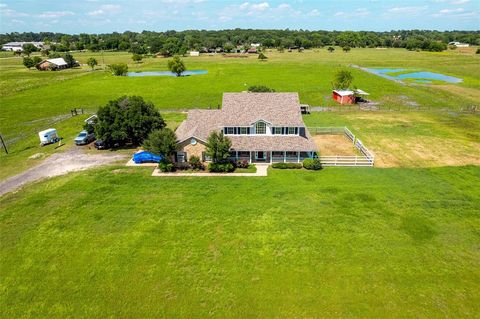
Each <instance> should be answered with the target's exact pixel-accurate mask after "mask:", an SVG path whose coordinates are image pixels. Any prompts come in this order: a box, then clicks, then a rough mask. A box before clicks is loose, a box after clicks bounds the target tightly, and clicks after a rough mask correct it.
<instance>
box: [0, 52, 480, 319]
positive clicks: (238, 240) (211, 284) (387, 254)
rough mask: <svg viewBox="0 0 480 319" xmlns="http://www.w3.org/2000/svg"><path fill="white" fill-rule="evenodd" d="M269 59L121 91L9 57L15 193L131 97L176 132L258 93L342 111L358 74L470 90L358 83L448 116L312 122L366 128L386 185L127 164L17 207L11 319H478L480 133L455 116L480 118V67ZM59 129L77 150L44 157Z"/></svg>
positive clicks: (7, 305)
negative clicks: (198, 111)
mask: <svg viewBox="0 0 480 319" xmlns="http://www.w3.org/2000/svg"><path fill="white" fill-rule="evenodd" d="M266 55H267V56H268V58H269V59H268V61H267V62H260V61H258V60H257V59H256V57H254V56H251V57H249V58H247V59H234V58H222V57H221V56H219V55H217V56H208V55H207V56H201V57H198V58H190V57H186V58H185V62H186V64H187V68H188V69H206V70H208V72H209V73H208V74H207V75H198V76H192V77H182V78H171V77H137V78H126V77H122V78H116V77H113V76H111V75H110V74H109V73H108V72H106V71H103V70H101V67H99V69H98V70H95V71H93V72H92V71H90V70H89V68H88V67H81V68H78V69H73V70H66V71H61V72H38V71H34V70H27V69H25V68H24V67H23V66H22V65H21V59H18V58H13V57H8V56H7V55H2V58H0V71H1V72H0V84H1V85H0V87H1V90H0V110H1V112H0V133H1V134H3V135H4V136H5V137H6V139H7V140H9V141H10V144H9V149H10V151H11V154H9V155H4V154H3V153H2V154H1V155H0V180H2V179H5V178H7V177H8V176H11V175H13V174H16V173H18V172H20V171H23V170H25V169H26V168H28V167H29V166H32V165H34V164H36V163H38V162H39V161H40V160H42V159H44V158H46V157H47V156H48V155H50V154H52V153H54V152H61V151H64V150H66V149H68V148H69V147H73V137H74V136H75V134H76V133H77V132H78V131H79V130H80V129H81V126H82V124H83V120H84V119H85V117H86V116H87V115H81V116H76V117H69V116H66V114H67V115H68V114H69V110H70V109H72V108H74V107H77V108H79V107H84V108H86V109H87V110H89V111H91V112H93V111H95V110H96V108H97V107H98V106H101V105H104V104H105V103H106V102H107V101H108V100H110V99H114V98H117V97H118V96H120V95H141V96H143V97H144V98H146V99H147V100H150V101H152V102H153V103H154V104H155V105H156V106H157V107H158V108H159V109H160V112H161V114H162V116H163V117H164V118H165V120H166V121H167V123H168V126H169V127H171V128H175V127H176V126H178V124H179V123H180V122H181V121H182V120H183V119H184V118H185V116H186V115H185V113H182V112H181V111H182V110H184V109H188V108H192V107H202V108H207V107H209V106H210V107H216V106H217V105H218V104H221V97H222V92H224V91H234V92H235V91H243V90H245V88H246V86H249V85H254V84H262V85H267V86H270V87H272V88H275V89H276V90H277V91H296V92H299V94H300V99H301V102H302V103H308V104H311V105H322V106H325V105H326V106H329V105H334V103H333V101H332V100H331V99H330V90H331V81H332V80H333V74H334V73H335V71H336V70H337V69H338V68H340V67H346V66H347V65H349V64H355V65H361V66H365V67H408V68H416V69H422V70H427V71H432V72H440V73H444V74H448V75H452V76H456V77H460V78H462V79H464V82H462V83H460V84H454V85H446V84H442V85H402V84H400V83H396V82H392V81H389V80H387V79H384V78H381V77H378V76H376V75H373V74H369V73H366V72H363V71H361V70H358V69H354V68H352V69H351V70H352V73H353V75H354V77H355V81H354V83H355V84H356V85H357V86H358V87H359V88H362V89H364V90H365V91H367V92H370V93H371V96H370V99H372V100H374V101H376V102H378V103H379V105H383V106H385V107H386V108H387V109H388V107H392V108H395V106H399V105H400V106H402V107H408V106H409V105H410V106H411V105H412V104H411V103H416V104H418V105H420V106H425V107H430V108H431V110H430V111H424V112H418V111H404V112H398V111H385V110H382V111H369V112H366V111H359V110H356V111H345V112H313V113H312V114H310V115H305V116H304V120H305V123H306V125H307V126H312V127H326V126H344V125H345V126H347V127H349V128H350V129H351V130H352V132H353V133H354V134H355V135H356V136H357V137H358V138H360V139H361V140H362V141H363V142H364V143H365V145H366V146H367V147H368V148H369V149H370V150H371V151H372V152H373V153H375V156H376V167H375V168H325V169H324V170H322V171H315V172H313V171H305V170H294V171H284V170H273V169H270V170H269V175H268V176H267V177H264V178H263V177H262V178H219V177H213V178H195V177H185V178H182V177H178V178H171V179H170V178H158V177H157V178H155V177H151V176H150V174H151V169H148V168H130V167H125V166H123V165H117V166H109V167H104V168H99V169H95V170H89V171H84V172H77V173H72V174H69V175H66V176H61V177H56V178H52V179H48V180H45V181H41V182H39V183H35V184H32V185H30V186H28V187H26V188H24V189H23V190H21V191H19V192H16V193H11V194H7V195H5V196H2V197H0V289H1V291H2V293H1V294H0V309H2V315H1V316H2V317H5V318H17V317H25V318H38V317H44V318H45V317H48V318H65V317H74V318H91V317H101V318H103V317H141V318H151V317H156V318H158V317H175V318H206V317H211V318H227V317H228V318H251V317H257V318H298V317H308V318H311V317H315V318H372V317H382V318H398V317H402V318H419V317H420V318H437V317H454V318H476V317H478V314H479V313H480V307H479V305H480V298H479V296H480V294H479V292H480V271H479V269H480V253H479V250H478V244H479V240H480V235H479V232H478V229H479V228H480V215H479V213H478V212H479V211H480V167H479V166H478V165H479V164H480V143H479V141H480V135H479V132H480V118H479V117H478V115H472V114H461V113H459V112H456V111H455V110H457V109H459V108H460V107H463V106H469V105H475V104H476V105H478V104H479V102H480V98H479V92H480V79H479V78H478V74H480V63H479V62H480V60H479V57H478V55H474V54H473V53H472V52H471V51H464V50H458V51H448V52H443V53H427V52H409V51H406V50H403V49H398V50H397V49H389V50H376V49H353V50H352V51H351V52H350V53H344V52H341V51H340V50H339V49H337V50H336V51H335V52H334V53H332V54H330V53H328V52H327V51H326V50H325V49H323V50H315V51H306V52H303V53H298V52H292V53H288V52H285V53H277V52H267V53H266ZM74 56H75V58H76V59H78V60H79V61H80V62H82V63H84V62H85V61H86V59H87V58H88V57H90V56H95V57H96V58H97V60H98V61H99V63H101V64H103V62H104V63H105V64H110V63H115V62H128V63H129V67H130V71H135V70H139V71H140V70H165V69H166V59H162V58H147V59H145V60H144V62H143V63H140V64H133V63H132V62H131V59H130V58H131V54H127V53H121V52H115V53H112V52H105V53H103V54H101V53H74ZM442 108H448V109H450V110H451V111H448V112H446V111H439V110H440V109H442ZM167 110H169V112H167ZM172 110H173V111H172ZM49 126H54V127H56V128H57V129H58V130H59V132H60V134H61V135H62V136H63V137H64V138H65V142H66V145H65V146H62V147H60V148H58V149H56V148H55V145H50V146H47V147H44V148H40V147H38V140H37V139H38V137H37V136H36V132H37V131H38V130H40V129H44V128H47V127H49ZM331 144H332V145H331V146H332V149H334V148H335V145H334V144H335V142H334V141H333V142H332V143H331ZM336 150H340V151H345V152H349V149H348V148H346V149H343V150H342V149H340V148H338V149H336ZM123 151H124V152H131V150H123ZM89 152H97V151H96V150H89ZM38 153H42V154H43V155H41V157H40V158H30V159H29V157H32V155H35V154H38ZM34 157H35V156H34Z"/></svg>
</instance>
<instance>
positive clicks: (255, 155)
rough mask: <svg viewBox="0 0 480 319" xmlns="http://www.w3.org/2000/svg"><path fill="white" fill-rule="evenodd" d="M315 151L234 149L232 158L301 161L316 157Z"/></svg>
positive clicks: (282, 161)
mask: <svg viewBox="0 0 480 319" xmlns="http://www.w3.org/2000/svg"><path fill="white" fill-rule="evenodd" d="M315 154H316V152H315V151H309V152H298V151H233V152H230V158H229V159H230V160H235V161H243V160H245V161H248V162H249V163H300V162H302V161H303V160H304V159H306V158H313V157H315Z"/></svg>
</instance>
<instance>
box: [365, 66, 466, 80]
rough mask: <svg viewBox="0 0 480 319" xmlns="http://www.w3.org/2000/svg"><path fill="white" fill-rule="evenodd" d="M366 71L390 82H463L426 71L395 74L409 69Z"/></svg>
mask: <svg viewBox="0 0 480 319" xmlns="http://www.w3.org/2000/svg"><path fill="white" fill-rule="evenodd" d="M364 70H365V71H368V72H370V73H373V74H376V75H379V76H381V77H384V78H386V79H389V80H397V81H401V80H404V79H413V80H414V82H417V83H432V80H436V81H443V82H448V83H460V82H462V81H463V80H462V79H460V78H456V77H454V76H449V75H445V74H441V73H434V72H426V71H415V72H410V73H401V74H395V73H399V72H404V71H406V70H407V69H389V68H384V69H381V68H379V69H377V68H364Z"/></svg>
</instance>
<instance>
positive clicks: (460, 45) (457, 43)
mask: <svg viewBox="0 0 480 319" xmlns="http://www.w3.org/2000/svg"><path fill="white" fill-rule="evenodd" d="M448 45H454V46H456V47H457V48H468V47H469V46H470V45H469V44H468V43H460V42H457V41H452V42H449V43H448Z"/></svg>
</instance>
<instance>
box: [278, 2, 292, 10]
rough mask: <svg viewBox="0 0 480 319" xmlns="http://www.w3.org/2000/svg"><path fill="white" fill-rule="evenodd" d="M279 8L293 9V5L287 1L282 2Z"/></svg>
mask: <svg viewBox="0 0 480 319" xmlns="http://www.w3.org/2000/svg"><path fill="white" fill-rule="evenodd" d="M278 8H279V9H280V10H284V9H291V8H292V7H291V6H290V5H289V4H287V3H282V4H280V5H278Z"/></svg>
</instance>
